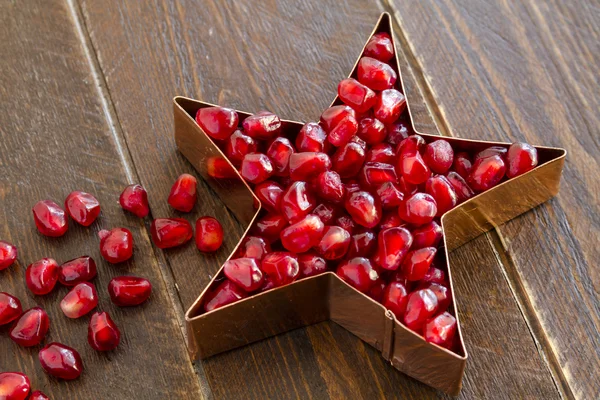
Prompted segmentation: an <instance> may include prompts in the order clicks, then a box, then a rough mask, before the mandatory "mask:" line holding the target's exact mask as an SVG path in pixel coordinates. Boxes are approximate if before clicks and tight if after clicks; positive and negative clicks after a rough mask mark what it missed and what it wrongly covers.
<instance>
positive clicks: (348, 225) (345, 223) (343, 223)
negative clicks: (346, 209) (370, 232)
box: [335, 214, 356, 234]
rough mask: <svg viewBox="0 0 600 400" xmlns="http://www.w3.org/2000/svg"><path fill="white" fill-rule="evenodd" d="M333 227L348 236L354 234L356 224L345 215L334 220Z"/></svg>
mask: <svg viewBox="0 0 600 400" xmlns="http://www.w3.org/2000/svg"><path fill="white" fill-rule="evenodd" d="M335 225H337V226H339V227H341V228H343V229H345V230H347V231H348V232H350V234H352V233H354V229H355V228H356V224H355V223H354V221H353V220H352V218H351V217H350V216H349V215H347V214H345V215H340V216H339V217H337V218H336V219H335Z"/></svg>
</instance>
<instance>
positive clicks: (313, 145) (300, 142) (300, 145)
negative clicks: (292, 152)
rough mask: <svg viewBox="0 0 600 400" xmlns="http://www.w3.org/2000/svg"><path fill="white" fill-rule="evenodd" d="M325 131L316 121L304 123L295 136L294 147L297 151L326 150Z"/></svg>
mask: <svg viewBox="0 0 600 400" xmlns="http://www.w3.org/2000/svg"><path fill="white" fill-rule="evenodd" d="M328 144H329V142H327V133H326V132H325V130H324V129H323V127H322V126H321V125H319V124H318V123H316V122H309V123H307V124H305V125H304V126H303V127H302V129H300V132H298V135H297V136H296V149H298V151H311V152H327V150H328Z"/></svg>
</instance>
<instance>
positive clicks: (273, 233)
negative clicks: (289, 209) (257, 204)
mask: <svg viewBox="0 0 600 400" xmlns="http://www.w3.org/2000/svg"><path fill="white" fill-rule="evenodd" d="M287 225H288V222H287V219H286V218H285V217H284V216H283V215H280V214H267V215H265V216H264V217H262V218H261V219H259V220H258V221H256V223H255V224H254V227H253V228H252V232H253V233H254V234H255V235H257V236H261V237H263V238H265V239H266V240H267V241H268V242H270V243H273V242H274V241H276V240H279V234H280V233H281V231H282V230H283V228H285V227H286V226H287Z"/></svg>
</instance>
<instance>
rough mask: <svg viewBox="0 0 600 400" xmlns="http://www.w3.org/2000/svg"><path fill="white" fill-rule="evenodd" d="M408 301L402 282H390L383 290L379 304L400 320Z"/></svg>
mask: <svg viewBox="0 0 600 400" xmlns="http://www.w3.org/2000/svg"><path fill="white" fill-rule="evenodd" d="M407 303H408V291H407V290H406V286H404V284H403V283H402V282H390V283H389V284H388V285H387V286H386V287H385V290H384V292H383V299H382V302H381V304H382V305H383V306H384V307H385V308H387V309H388V310H390V311H391V312H393V313H394V315H395V316H396V318H398V320H402V318H403V317H404V312H405V311H406V304H407Z"/></svg>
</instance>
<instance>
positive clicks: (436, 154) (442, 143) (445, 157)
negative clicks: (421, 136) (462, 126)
mask: <svg viewBox="0 0 600 400" xmlns="http://www.w3.org/2000/svg"><path fill="white" fill-rule="evenodd" d="M423 159H424V160H425V163H426V164H427V166H429V168H431V170H432V171H433V172H435V173H438V174H445V173H446V172H448V170H449V169H450V167H451V166H452V161H454V150H453V149H452V146H451V145H450V143H448V142H447V141H446V140H443V139H439V140H434V141H433V142H431V143H429V144H428V145H427V146H425V153H424V154H423Z"/></svg>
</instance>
